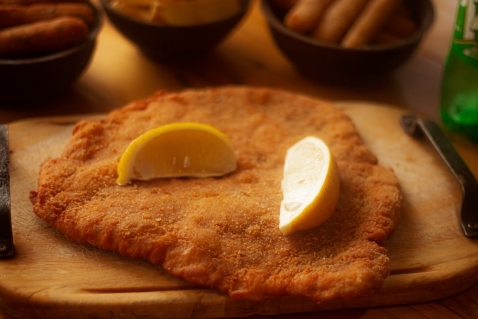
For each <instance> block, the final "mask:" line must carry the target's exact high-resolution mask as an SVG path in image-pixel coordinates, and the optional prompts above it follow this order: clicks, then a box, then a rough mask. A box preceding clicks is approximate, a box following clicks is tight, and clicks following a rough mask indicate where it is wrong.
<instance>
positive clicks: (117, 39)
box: [0, 0, 478, 319]
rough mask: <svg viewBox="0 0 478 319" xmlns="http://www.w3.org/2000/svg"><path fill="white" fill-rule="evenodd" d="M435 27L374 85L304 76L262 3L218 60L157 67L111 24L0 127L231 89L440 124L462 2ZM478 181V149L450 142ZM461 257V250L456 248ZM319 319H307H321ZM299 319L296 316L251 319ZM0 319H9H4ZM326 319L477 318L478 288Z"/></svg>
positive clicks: (444, 10) (440, 7)
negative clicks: (62, 85) (352, 105)
mask: <svg viewBox="0 0 478 319" xmlns="http://www.w3.org/2000/svg"><path fill="white" fill-rule="evenodd" d="M434 3H435V10H436V12H435V14H436V16H435V22H434V24H433V26H432V29H431V30H430V32H429V33H428V34H427V35H426V37H425V39H424V41H423V42H422V44H421V46H420V47H419V50H418V52H417V53H416V54H415V55H414V57H413V58H412V59H411V60H410V61H408V62H407V63H406V64H405V65H403V66H402V67H401V68H399V69H398V70H396V71H395V72H393V73H392V74H390V75H389V76H387V77H385V78H384V79H383V80H382V81H380V82H377V83H374V84H373V85H361V86H358V85H354V86H338V85H327V84H324V83H317V82H314V81H311V80H310V79H307V78H305V77H303V76H301V75H300V74H298V73H297V72H296V71H295V69H294V68H293V67H292V65H291V64H290V63H289V62H288V61H287V60H286V59H285V57H284V56H283V55H282V54H281V53H280V52H279V51H278V49H277V48H276V46H275V45H274V43H273V40H272V38H271V37H270V34H269V31H268V29H267V26H266V24H265V21H264V18H263V17H262V15H261V12H260V8H259V6H258V4H257V3H255V4H254V6H253V10H252V11H251V13H250V14H249V15H248V16H247V18H246V19H245V21H243V23H242V24H241V25H240V26H239V27H238V29H236V30H235V32H234V33H233V34H231V36H230V37H229V38H228V39H227V40H226V41H224V42H223V43H222V44H221V45H220V46H219V47H218V48H217V49H216V50H215V51H214V52H212V53H211V54H209V55H207V56H205V57H203V58H201V59H200V60H197V61H190V62H187V63H183V64H175V65H168V64H159V63H155V62H152V61H150V60H148V59H147V58H145V57H144V56H142V55H141V54H140V53H139V51H137V49H136V48H135V47H134V46H133V45H132V44H131V43H129V42H128V41H127V40H126V39H125V38H123V37H122V36H121V35H120V34H119V33H118V32H117V31H116V29H114V28H113V27H112V26H111V25H110V24H109V22H108V21H105V24H104V27H103V29H102V31H101V34H100V36H99V39H98V46H97V50H96V52H95V55H94V58H93V60H92V63H91V65H90V67H89V69H88V70H87V72H85V74H84V75H83V76H82V77H81V78H80V80H79V81H78V83H77V84H76V85H74V87H73V88H72V89H71V90H70V91H68V92H65V93H64V94H63V95H62V96H60V97H59V98H57V99H56V100H54V101H50V102H47V103H42V104H39V105H32V106H28V107H16V108H12V107H9V106H8V105H0V121H1V122H12V121H16V120H20V119H26V118H32V117H39V116H42V117H43V116H56V115H70V114H91V113H104V112H107V111H109V110H112V109H114V108H116V107H119V106H122V105H124V104H125V103H127V102H130V101H131V100H135V99H139V98H144V97H148V96H150V95H151V94H152V93H153V92H154V91H156V90H160V89H161V90H170V91H176V90H180V89H183V88H188V87H196V88H198V87H208V86H218V85H225V84H247V85H253V86H271V87H278V88H284V89H288V90H293V91H296V92H299V93H305V94H308V95H312V96H317V97H320V98H323V99H330V100H337V101H369V102H376V103H380V104H385V105H392V106H397V107H400V108H404V109H407V110H410V111H411V112H414V113H417V114H419V115H421V116H423V117H427V118H431V119H434V120H438V103H439V91H440V77H441V72H442V66H443V62H444V58H445V55H446V52H447V50H448V48H449V44H450V39H451V32H452V28H453V21H454V16H455V10H456V7H457V3H458V1H450V0H434ZM450 137H451V138H452V141H453V143H454V144H455V146H456V147H457V149H458V151H459V152H460V153H461V154H462V156H463V157H464V159H465V161H466V162H467V163H468V164H469V166H470V168H471V170H472V171H473V172H474V174H475V176H478V147H477V146H476V144H472V143H470V142H469V141H467V140H466V139H464V138H462V137H460V136H456V135H452V134H450ZM457 249H459V248H457ZM318 315H319V314H317V313H315V314H304V315H303V316H302V318H316V317H317V316H318ZM269 317H270V318H296V317H297V315H278V316H253V317H251V318H269ZM0 318H4V319H6V318H11V317H10V316H9V315H7V314H4V313H0ZM320 318H384V319H387V318H434V319H440V318H470V319H471V318H478V283H477V284H475V285H474V286H472V287H471V288H470V289H468V290H466V291H464V292H462V293H460V294H458V295H454V296H451V297H448V298H446V299H443V300H437V301H434V302H429V303H425V304H416V305H406V306H393V307H383V308H371V309H352V310H340V311H331V312H323V313H320Z"/></svg>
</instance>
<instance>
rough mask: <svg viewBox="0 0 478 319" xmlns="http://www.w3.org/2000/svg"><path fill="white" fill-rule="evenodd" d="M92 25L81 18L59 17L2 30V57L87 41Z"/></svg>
mask: <svg viewBox="0 0 478 319" xmlns="http://www.w3.org/2000/svg"><path fill="white" fill-rule="evenodd" d="M87 38H88V26H87V25H86V23H85V22H84V21H83V20H81V19H80V18H76V17H59V18H54V19H51V20H43V21H39V22H34V23H30V24H25V25H21V26H17V27H11V28H7V29H3V30H0V57H2V58H18V57H32V56H40V55H44V54H49V53H53V52H58V51H61V50H63V49H67V48H69V47H72V46H74V45H75V44H79V43H81V42H83V41H85V40H86V39H87Z"/></svg>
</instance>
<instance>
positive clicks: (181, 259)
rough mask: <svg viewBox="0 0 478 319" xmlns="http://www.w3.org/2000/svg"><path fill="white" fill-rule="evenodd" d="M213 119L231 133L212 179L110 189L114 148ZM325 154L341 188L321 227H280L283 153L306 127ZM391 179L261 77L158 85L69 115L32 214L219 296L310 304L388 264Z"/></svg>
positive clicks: (383, 271) (373, 281)
mask: <svg viewBox="0 0 478 319" xmlns="http://www.w3.org/2000/svg"><path fill="white" fill-rule="evenodd" d="M186 121H187V122H200V123H205V124H209V125H212V126H214V127H216V128H218V129H219V130H221V131H222V132H224V133H225V134H226V135H228V136H229V138H230V139H231V141H232V144H233V146H234V149H235V151H236V154H237V160H238V169H237V170H236V171H235V172H233V173H231V174H230V175H227V176H223V177H221V178H196V179H194V178H190V179H188V178H181V179H158V180H154V181H151V182H137V181H136V182H133V183H132V184H131V185H128V186H118V185H116V183H115V180H116V178H117V173H116V166H117V163H118V160H119V157H120V155H121V154H122V152H123V151H124V150H125V148H126V147H127V145H128V144H129V143H130V142H131V141H132V140H133V139H134V138H136V137H137V136H139V135H140V134H142V133H144V132H146V131H147V130H149V129H152V128H155V127H158V126H160V125H164V124H167V123H172V122H186ZM308 135H314V136H317V137H319V138H321V139H322V140H324V141H325V142H326V143H327V144H328V145H329V147H330V149H331V151H332V153H333V155H334V156H335V158H336V160H337V164H338V167H339V170H340V178H341V193H340V197H339V203H338V205H337V208H336V211H335V212H334V214H333V215H332V216H331V217H330V218H329V220H327V221H326V222H325V223H324V224H322V225H321V226H318V227H316V228H313V229H309V230H306V231H299V232H296V233H293V234H291V235H289V236H284V235H282V233H281V232H280V230H279V227H278V224H279V206H280V202H281V200H282V192H281V187H280V184H281V179H282V170H283V164H284V158H285V153H286V150H287V149H288V148H289V147H290V146H291V145H293V144H294V143H295V142H297V141H298V140H300V139H302V138H303V137H305V136H308ZM400 198H401V195H400V191H399V186H398V181H397V179H396V177H395V175H394V173H393V171H392V170H391V169H389V168H385V167H382V166H380V165H378V164H377V159H376V157H375V156H374V155H373V154H372V153H371V152H370V151H369V150H368V149H367V148H366V147H365V146H364V145H363V144H362V141H361V138H360V136H359V134H358V133H357V131H356V129H355V127H354V125H353V123H352V122H351V120H350V119H349V118H348V117H347V116H346V115H345V114H344V113H343V112H342V111H341V110H339V109H337V108H336V107H334V106H333V105H332V104H330V103H328V102H324V101H320V100H317V99H313V98H309V97H306V96H301V95H297V94H292V93H288V92H284V91H281V90H275V89H267V88H247V87H224V88H216V89H208V90H188V91H183V92H180V93H166V92H159V93H158V94H156V95H155V96H153V97H152V98H150V99H147V100H144V101H136V102H133V103H131V104H129V105H127V106H125V107H123V108H121V109H118V110H115V111H113V112H111V113H110V114H108V115H106V116H105V117H104V118H103V119H101V120H98V121H83V122H80V123H78V124H77V125H76V126H75V128H74V130H73V135H72V138H71V140H70V141H69V142H68V144H67V145H66V147H65V149H64V151H63V153H62V155H61V156H60V157H59V158H52V159H49V160H47V161H45V162H44V163H43V164H42V165H41V169H40V174H39V180H38V189H37V190H36V191H32V192H31V194H30V199H31V202H32V204H33V209H34V212H35V214H37V215H38V216H39V217H40V218H42V219H44V220H45V221H47V222H48V223H49V224H51V225H52V226H53V227H55V228H57V229H58V230H59V231H60V232H62V233H64V234H65V235H66V236H67V237H68V238H70V239H72V240H74V241H77V242H80V243H85V244H86V243H88V244H92V245H95V246H98V247H100V248H103V249H107V250H114V251H117V252H119V253H120V254H122V255H124V256H128V257H131V258H135V259H148V260H150V261H151V262H152V263H155V264H161V265H162V266H163V267H164V269H166V270H167V271H168V272H170V273H171V274H174V275H176V276H180V277H183V278H185V279H186V280H188V281H190V282H193V283H197V284H201V285H205V286H208V287H217V288H218V289H220V290H222V291H225V292H227V293H228V294H229V295H230V296H232V297H239V298H247V299H251V300H264V299H267V298H272V297H276V296H280V295H285V294H292V295H302V296H306V297H308V298H310V299H312V300H314V301H316V302H321V301H324V300H331V299H337V298H353V297H357V296H362V295H364V294H370V293H374V292H377V291H378V290H379V289H380V288H381V286H382V285H383V282H384V279H385V278H386V277H387V275H388V264H389V260H388V257H387V255H386V250H385V248H384V247H383V245H384V242H385V239H386V237H387V235H388V234H389V233H390V232H391V231H393V230H394V228H395V227H396V225H397V223H398V219H399V211H400Z"/></svg>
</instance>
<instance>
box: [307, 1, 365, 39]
mask: <svg viewBox="0 0 478 319" xmlns="http://www.w3.org/2000/svg"><path fill="white" fill-rule="evenodd" d="M368 2H369V0H335V1H334V2H333V3H332V4H331V5H330V8H329V9H328V10H327V11H326V12H325V13H324V16H323V18H322V19H321V21H320V23H319V25H318V27H317V29H316V30H315V31H314V33H313V34H312V36H313V37H314V38H316V39H317V40H320V41H323V42H327V43H339V42H340V40H341V39H342V38H343V36H344V35H345V33H347V31H348V30H349V29H350V26H351V25H352V24H353V23H354V21H355V19H356V18H357V17H358V16H359V15H360V13H361V12H362V10H363V8H364V7H365V6H366V5H367V4H368Z"/></svg>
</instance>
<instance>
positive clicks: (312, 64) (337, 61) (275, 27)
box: [261, 0, 434, 81]
mask: <svg viewBox="0 0 478 319" xmlns="http://www.w3.org/2000/svg"><path fill="white" fill-rule="evenodd" d="M405 2H406V3H407V5H408V6H409V7H410V8H411V9H412V11H413V14H414V15H415V17H416V19H417V21H418V22H419V26H418V28H417V30H416V31H415V33H413V34H412V35H411V36H410V37H408V38H407V39H405V40H403V41H400V42H399V43H397V44H389V45H378V44H377V45H373V46H372V45H370V46H368V47H364V48H358V49H348V48H343V47H340V46H338V45H329V44H325V43H319V42H318V41H316V40H314V39H313V38H311V37H308V36H306V35H303V34H300V33H298V32H295V31H292V30H290V29H288V28H287V27H286V26H285V25H284V24H283V23H282V21H283V19H284V15H285V12H283V11H281V9H280V8H278V7H277V6H275V5H274V4H273V1H270V0H261V9H262V11H263V13H264V15H265V17H266V19H267V22H268V25H269V28H270V31H271V34H272V36H273V38H274V41H275V43H276V45H277V46H278V47H279V49H280V50H281V51H282V52H283V53H284V55H285V56H286V57H287V58H288V59H289V60H290V61H291V63H292V64H293V65H294V66H295V67H296V69H297V70H298V71H299V72H301V73H303V74H306V75H309V76H312V77H316V78H318V79H326V80H329V79H330V80H338V81H340V80H348V79H352V78H361V77H365V76H368V75H377V74H383V73H387V72H390V71H392V70H393V69H395V68H396V67H397V66H399V65H401V64H402V63H404V62H405V61H406V60H407V59H408V58H410V57H411V56H412V54H413V53H414V51H415V49H416V48H417V46H418V44H419V43H420V41H421V39H422V36H423V35H424V33H425V32H426V31H427V30H428V29H429V27H430V26H431V24H432V22H433V18H434V9H433V5H432V3H431V1H430V0H405Z"/></svg>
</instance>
